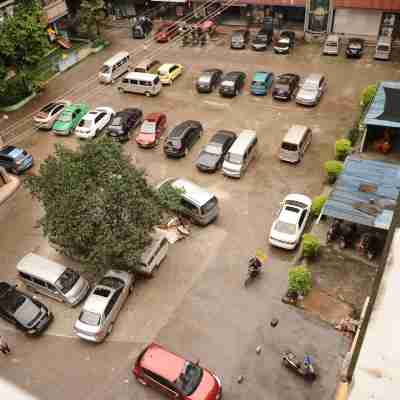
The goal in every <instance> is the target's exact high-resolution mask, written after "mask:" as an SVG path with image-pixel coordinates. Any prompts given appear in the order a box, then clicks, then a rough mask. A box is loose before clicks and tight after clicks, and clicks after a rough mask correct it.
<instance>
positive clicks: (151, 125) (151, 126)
mask: <svg viewBox="0 0 400 400" xmlns="http://www.w3.org/2000/svg"><path fill="white" fill-rule="evenodd" d="M141 130H142V133H150V134H154V133H156V123H155V122H154V121H144V122H143V124H142V129H141Z"/></svg>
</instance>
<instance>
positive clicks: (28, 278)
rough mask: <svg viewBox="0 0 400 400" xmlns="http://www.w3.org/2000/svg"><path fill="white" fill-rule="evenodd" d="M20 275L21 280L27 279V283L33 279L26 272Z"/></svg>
mask: <svg viewBox="0 0 400 400" xmlns="http://www.w3.org/2000/svg"><path fill="white" fill-rule="evenodd" d="M18 274H19V276H20V277H21V278H23V279H26V280H27V281H31V280H32V277H31V276H30V275H29V274H26V273H25V272H19V273H18Z"/></svg>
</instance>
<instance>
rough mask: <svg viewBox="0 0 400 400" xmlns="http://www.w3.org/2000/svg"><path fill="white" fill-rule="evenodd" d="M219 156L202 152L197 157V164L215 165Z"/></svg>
mask: <svg viewBox="0 0 400 400" xmlns="http://www.w3.org/2000/svg"><path fill="white" fill-rule="evenodd" d="M218 160H219V156H217V155H215V154H209V153H206V152H202V153H200V155H199V158H198V159H197V164H199V165H204V166H205V167H215V166H216V164H217V163H218Z"/></svg>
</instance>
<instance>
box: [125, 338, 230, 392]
mask: <svg viewBox="0 0 400 400" xmlns="http://www.w3.org/2000/svg"><path fill="white" fill-rule="evenodd" d="M132 372H133V375H134V376H135V377H136V379H137V380H138V381H139V382H140V383H141V384H143V385H145V386H152V387H154V388H156V389H157V390H159V391H161V392H162V393H164V394H165V395H166V396H168V397H171V398H175V399H177V398H179V399H181V400H219V399H220V398H221V394H222V386H221V379H220V378H219V377H218V376H216V375H215V374H213V373H212V372H210V371H209V370H208V369H206V368H203V367H201V366H200V365H199V364H198V362H197V363H193V362H191V361H187V360H185V359H184V358H181V357H180V356H178V355H176V354H174V353H171V352H169V351H168V350H166V349H164V348H163V347H161V346H160V345H158V344H155V343H152V344H150V345H149V346H148V347H146V348H145V349H144V350H143V351H142V353H141V354H140V355H139V357H138V359H137V360H136V362H135V366H134V367H133V370H132Z"/></svg>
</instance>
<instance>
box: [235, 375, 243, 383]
mask: <svg viewBox="0 0 400 400" xmlns="http://www.w3.org/2000/svg"><path fill="white" fill-rule="evenodd" d="M243 380H244V376H243V375H240V376H238V378H237V383H242V382H243Z"/></svg>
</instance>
